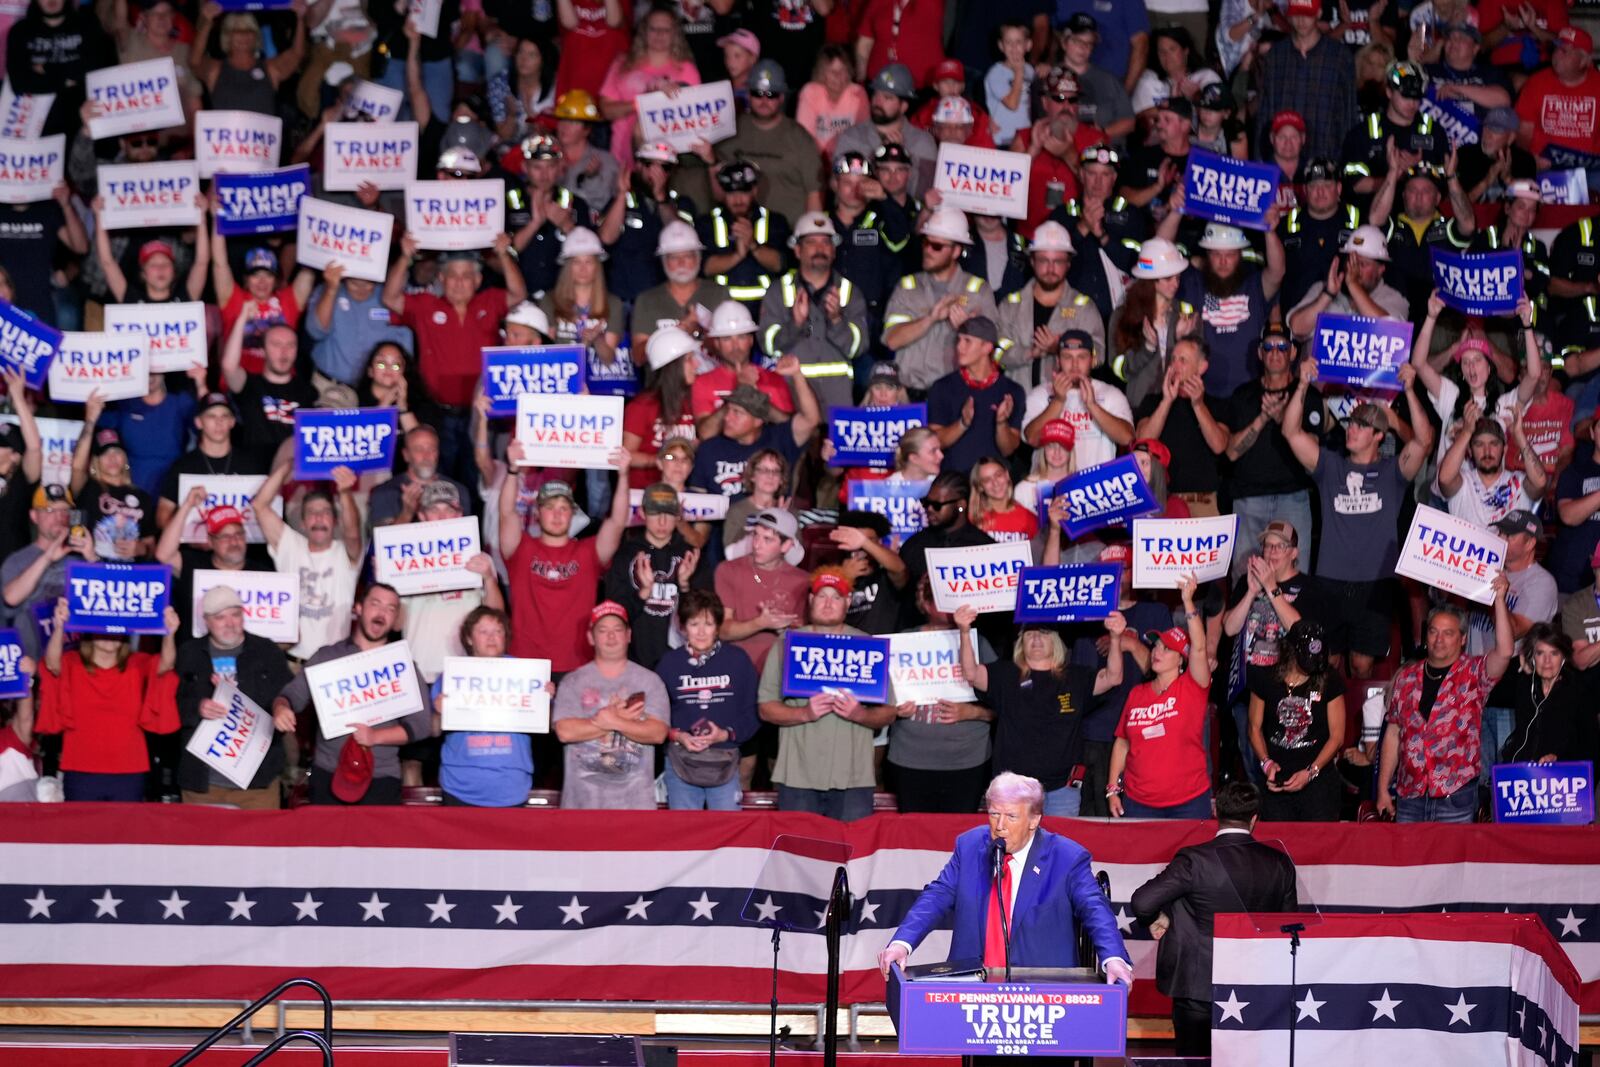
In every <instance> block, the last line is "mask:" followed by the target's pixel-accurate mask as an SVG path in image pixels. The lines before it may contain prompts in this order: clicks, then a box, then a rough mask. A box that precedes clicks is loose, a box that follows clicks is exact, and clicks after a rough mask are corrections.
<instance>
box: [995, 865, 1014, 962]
mask: <svg viewBox="0 0 1600 1067" xmlns="http://www.w3.org/2000/svg"><path fill="white" fill-rule="evenodd" d="M994 841H995V845H996V846H997V847H996V848H995V850H994V870H993V872H992V875H993V878H994V895H995V900H996V901H998V902H999V904H1000V942H1001V947H1003V948H1004V949H1005V953H1006V981H1007V982H1010V981H1011V919H1010V917H1009V916H1008V915H1007V913H1008V912H1009V911H1010V910H1011V901H1009V900H1007V899H1005V897H1004V896H1003V895H1002V894H1001V892H1000V890H1001V886H1002V884H1003V883H1002V882H1001V878H1000V872H1001V870H1003V869H1004V868H1003V865H1004V864H1005V863H1006V862H1007V861H1008V858H1009V854H1008V853H1007V852H1006V839H1005V838H1003V837H997V838H995V839H994Z"/></svg>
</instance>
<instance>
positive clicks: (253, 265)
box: [244, 248, 278, 274]
mask: <svg viewBox="0 0 1600 1067" xmlns="http://www.w3.org/2000/svg"><path fill="white" fill-rule="evenodd" d="M258 270H264V271H269V272H271V273H273V274H276V273H278V257H277V256H276V255H275V254H274V253H273V251H272V249H270V248H252V249H251V250H250V251H248V252H246V253H245V254H244V271H245V273H246V274H252V273H254V272H255V271H258Z"/></svg>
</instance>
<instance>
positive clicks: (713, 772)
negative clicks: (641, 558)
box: [656, 589, 761, 811]
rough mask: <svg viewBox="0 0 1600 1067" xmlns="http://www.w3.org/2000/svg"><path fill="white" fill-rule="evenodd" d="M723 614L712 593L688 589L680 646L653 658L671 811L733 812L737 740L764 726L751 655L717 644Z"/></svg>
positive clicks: (682, 611) (736, 794)
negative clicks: (663, 701) (665, 709)
mask: <svg viewBox="0 0 1600 1067" xmlns="http://www.w3.org/2000/svg"><path fill="white" fill-rule="evenodd" d="M722 620H723V608H722V601H721V600H719V599H718V598H717V595H716V594H715V593H713V592H710V591H709V590H704V589H692V590H688V591H686V592H685V593H684V595H683V597H682V598H681V599H680V600H679V601H678V626H679V628H680V629H681V630H682V631H683V638H684V643H683V646H682V647H681V648H675V649H672V650H671V651H669V652H667V653H666V654H665V655H664V656H662V657H661V662H660V663H658V664H656V674H657V676H658V677H660V679H661V683H662V685H663V686H664V687H665V688H666V691H667V699H668V701H669V702H670V704H671V706H672V725H671V727H670V728H669V729H668V731H667V765H666V770H665V771H664V772H663V777H664V778H665V780H666V784H667V807H668V808H670V809H672V810H673V811H699V810H701V809H702V808H704V809H706V810H708V811H737V810H738V809H739V745H740V743H741V742H743V741H746V740H748V739H749V738H751V737H754V736H755V733H756V730H757V729H759V728H760V726H761V720H760V718H759V717H758V715H757V713H756V687H757V685H758V684H759V682H760V679H759V677H758V676H757V674H756V670H755V668H754V667H753V666H751V664H750V659H749V657H748V656H746V655H745V654H744V653H743V652H742V651H740V650H739V649H737V648H735V647H733V646H732V645H725V644H723V643H722V640H721V638H720V637H719V636H718V631H720V630H721V628H722Z"/></svg>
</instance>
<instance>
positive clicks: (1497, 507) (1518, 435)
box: [1439, 400, 1549, 637]
mask: <svg viewBox="0 0 1600 1067" xmlns="http://www.w3.org/2000/svg"><path fill="white" fill-rule="evenodd" d="M1515 410H1516V414H1515V415H1514V416H1513V417H1512V419H1511V441H1512V443H1513V444H1515V445H1516V448H1517V451H1518V452H1519V453H1520V454H1521V456H1522V466H1523V469H1522V470H1518V471H1514V470H1508V469H1506V431H1505V430H1503V429H1502V428H1501V426H1500V423H1499V421H1498V420H1496V419H1493V418H1484V417H1483V416H1482V411H1481V409H1480V408H1479V407H1478V405H1477V404H1476V403H1473V402H1472V401H1470V400H1469V401H1468V402H1467V406H1466V409H1465V410H1464V411H1463V412H1462V415H1461V426H1460V427H1459V428H1458V429H1457V431H1456V435H1455V439H1454V440H1453V441H1451V442H1450V447H1449V449H1447V450H1446V451H1445V454H1444V458H1443V459H1441V460H1440V461H1439V492H1440V494H1441V495H1443V497H1444V498H1445V500H1446V501H1447V502H1448V507H1449V509H1450V514H1452V515H1454V516H1456V517H1457V518H1461V519H1466V520H1467V521H1468V522H1472V523H1476V524H1477V525H1479V526H1493V525H1494V524H1495V523H1497V522H1499V521H1500V520H1501V519H1503V518H1505V517H1506V515H1507V514H1509V513H1510V512H1513V511H1518V510H1521V511H1532V510H1533V508H1534V502H1535V501H1538V500H1542V499H1544V491H1545V488H1546V486H1547V485H1548V484H1549V478H1548V476H1547V475H1546V474H1545V471H1544V464H1543V463H1540V462H1539V456H1538V454H1537V453H1535V452H1534V450H1533V446H1532V445H1530V444H1529V443H1528V437H1527V434H1526V433H1525V432H1524V431H1523V427H1522V409H1521V408H1520V407H1519V408H1517V409H1515ZM1468 427H1471V432H1470V433H1468V432H1465V431H1466V430H1467V428H1468ZM1469 452H1470V453H1471V457H1472V462H1471V463H1470V464H1469V463H1467V456H1468V453H1469ZM1508 569H1509V568H1508ZM1517 636H1519V637H1520V636H1521V634H1518V635H1517Z"/></svg>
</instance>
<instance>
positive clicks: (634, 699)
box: [628, 690, 644, 707]
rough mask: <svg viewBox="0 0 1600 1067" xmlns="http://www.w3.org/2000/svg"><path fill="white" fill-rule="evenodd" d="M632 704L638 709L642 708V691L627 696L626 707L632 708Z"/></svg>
mask: <svg viewBox="0 0 1600 1067" xmlns="http://www.w3.org/2000/svg"><path fill="white" fill-rule="evenodd" d="M634 704H637V705H639V706H640V707H644V691H643V690H641V691H639V692H637V693H632V694H629V696H628V706H629V707H632V706H633V705H634Z"/></svg>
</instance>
